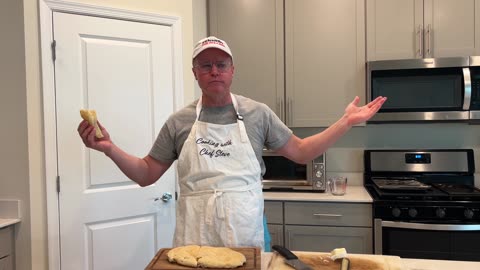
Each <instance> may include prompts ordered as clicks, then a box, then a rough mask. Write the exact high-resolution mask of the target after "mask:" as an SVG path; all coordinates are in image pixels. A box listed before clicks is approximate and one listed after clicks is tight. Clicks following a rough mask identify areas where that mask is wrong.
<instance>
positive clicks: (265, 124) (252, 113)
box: [149, 95, 292, 175]
mask: <svg viewBox="0 0 480 270" xmlns="http://www.w3.org/2000/svg"><path fill="white" fill-rule="evenodd" d="M235 97H236V98H237V102H238V111H239V113H240V115H242V116H243V121H244V123H245V128H246V130H247V135H248V138H249V139H250V143H251V144H252V147H253V150H254V151H255V155H256V156H257V159H258V161H259V162H260V167H261V168H262V175H263V174H264V173H265V165H264V163H263V159H262V150H263V148H267V149H274V150H275V149H278V148H280V147H282V146H283V145H285V143H287V141H288V140H289V139H290V136H291V135H292V131H291V130H290V129H289V128H288V127H287V126H286V125H285V124H284V123H283V122H282V121H281V120H280V119H279V118H278V117H277V115H276V114H275V113H274V112H273V111H272V110H271V109H270V108H269V107H268V106H267V105H265V104H263V103H260V102H257V101H254V100H252V99H249V98H246V97H243V96H239V95H235ZM197 103H198V100H196V101H194V102H192V103H191V104H190V105H188V106H186V107H185V108H183V109H181V110H179V111H178V112H176V113H174V114H172V115H171V116H170V117H169V118H168V120H167V121H166V122H165V124H164V125H163V127H162V129H161V130H160V133H159V134H158V137H157V139H156V141H155V143H154V144H153V146H152V149H151V150H150V153H149V155H150V156H151V157H152V158H154V159H156V160H159V161H162V162H171V161H174V160H176V159H178V157H179V156H180V152H181V151H182V148H183V144H184V142H185V140H186V139H187V137H188V134H190V130H191V129H192V125H193V123H194V122H195V119H196V106H197ZM200 120H201V121H204V122H208V123H214V124H223V125H225V124H231V123H235V122H236V121H237V115H236V113H235V109H234V107H233V105H232V104H229V105H227V106H222V107H203V108H202V112H201V113H200Z"/></svg>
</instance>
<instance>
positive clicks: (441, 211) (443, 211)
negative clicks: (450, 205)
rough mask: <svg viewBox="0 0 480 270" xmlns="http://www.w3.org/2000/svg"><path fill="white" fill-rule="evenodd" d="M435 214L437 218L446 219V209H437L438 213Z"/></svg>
mask: <svg viewBox="0 0 480 270" xmlns="http://www.w3.org/2000/svg"><path fill="white" fill-rule="evenodd" d="M435 214H436V215H437V217H439V218H443V217H445V209H442V208H437V211H435Z"/></svg>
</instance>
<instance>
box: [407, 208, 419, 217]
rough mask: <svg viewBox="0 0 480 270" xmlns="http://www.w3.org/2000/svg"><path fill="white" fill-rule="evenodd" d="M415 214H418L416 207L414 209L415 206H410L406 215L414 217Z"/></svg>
mask: <svg viewBox="0 0 480 270" xmlns="http://www.w3.org/2000/svg"><path fill="white" fill-rule="evenodd" d="M417 214H418V212H417V209H415V208H410V209H408V215H409V216H410V217H416V216H417Z"/></svg>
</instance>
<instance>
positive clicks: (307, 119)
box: [209, 0, 365, 127]
mask: <svg viewBox="0 0 480 270" xmlns="http://www.w3.org/2000/svg"><path fill="white" fill-rule="evenodd" d="M209 23H210V26H209V29H210V34H211V35H216V36H218V37H219V38H222V39H225V40H226V41H227V42H228V44H229V45H230V47H231V49H232V51H233V54H234V63H235V75H234V82H233V85H232V92H233V93H238V94H241V95H245V96H248V97H250V98H252V99H255V100H257V101H260V102H263V103H266V104H267V105H268V106H269V107H270V108H272V109H273V110H274V111H275V112H276V113H277V115H278V116H279V117H280V118H281V119H283V120H284V122H285V123H286V124H287V125H288V126H289V127H326V126H329V125H331V124H332V123H334V122H335V121H336V120H338V119H339V118H340V117H341V116H342V115H343V113H344V109H345V107H346V106H347V105H348V103H349V102H351V101H352V100H353V98H354V97H355V96H359V97H360V98H361V103H363V102H364V100H365V2H364V0H353V1H351V0H350V1H347V0H342V1H338V0H302V1H295V0H268V1H267V0H256V1H253V0H236V1H222V0H210V1H209Z"/></svg>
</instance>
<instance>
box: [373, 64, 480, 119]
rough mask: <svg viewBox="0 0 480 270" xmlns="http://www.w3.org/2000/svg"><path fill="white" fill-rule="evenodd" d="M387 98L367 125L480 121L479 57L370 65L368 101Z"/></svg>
mask: <svg viewBox="0 0 480 270" xmlns="http://www.w3.org/2000/svg"><path fill="white" fill-rule="evenodd" d="M378 96H385V97H387V101H386V102H385V103H384V104H383V106H382V108H381V109H380V111H379V112H378V113H377V114H376V115H375V116H374V117H372V118H371V119H370V120H369V121H368V122H369V123H375V122H410V121H413V122H415V121H465V122H467V121H471V120H473V121H474V120H476V119H480V57H479V56H471V57H452V58H425V59H406V60H385V61H372V62H368V63H367V101H368V102H370V101H372V100H374V99H375V98H376V97H378Z"/></svg>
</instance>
